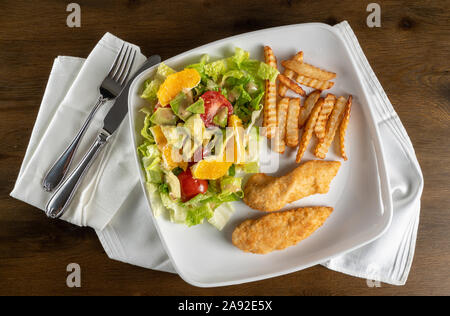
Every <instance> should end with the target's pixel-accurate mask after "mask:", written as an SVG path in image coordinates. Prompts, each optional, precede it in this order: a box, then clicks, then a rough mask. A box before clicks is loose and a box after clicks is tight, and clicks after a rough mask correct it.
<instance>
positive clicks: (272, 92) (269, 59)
mask: <svg viewBox="0 0 450 316" xmlns="http://www.w3.org/2000/svg"><path fill="white" fill-rule="evenodd" d="M264 59H265V62H266V64H268V65H269V66H271V67H274V68H275V69H277V60H276V58H275V55H274V53H273V50H272V48H270V47H269V46H264ZM265 85H266V93H265V95H264V110H263V127H265V128H266V137H267V138H273V137H274V135H275V127H276V124H277V110H276V108H277V87H276V82H270V81H269V80H266V82H265Z"/></svg>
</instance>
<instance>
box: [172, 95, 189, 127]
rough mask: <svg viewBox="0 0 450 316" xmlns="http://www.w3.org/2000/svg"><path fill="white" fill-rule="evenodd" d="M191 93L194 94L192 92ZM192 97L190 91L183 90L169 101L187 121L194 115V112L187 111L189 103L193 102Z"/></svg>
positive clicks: (178, 114) (174, 110) (174, 109)
mask: <svg viewBox="0 0 450 316" xmlns="http://www.w3.org/2000/svg"><path fill="white" fill-rule="evenodd" d="M189 92H190V91H189ZM190 93H191V94H192V92H190ZM190 99H191V98H190V96H189V93H184V92H183V91H181V92H180V93H178V94H177V96H176V97H175V98H174V99H173V100H172V101H170V103H169V104H170V107H171V108H172V110H173V112H174V113H175V114H176V115H177V116H178V117H179V118H180V119H182V120H183V121H186V120H187V119H188V118H189V117H190V116H191V115H192V112H189V111H187V108H188V107H189V104H190V103H192V100H191V101H190ZM189 101H190V102H189Z"/></svg>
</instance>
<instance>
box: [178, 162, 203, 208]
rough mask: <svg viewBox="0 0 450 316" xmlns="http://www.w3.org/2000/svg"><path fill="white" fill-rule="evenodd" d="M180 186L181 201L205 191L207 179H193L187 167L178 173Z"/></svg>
mask: <svg viewBox="0 0 450 316" xmlns="http://www.w3.org/2000/svg"><path fill="white" fill-rule="evenodd" d="M178 180H180V186H181V200H182V201H183V202H186V201H189V200H190V199H192V198H193V197H194V196H196V195H197V194H199V193H205V192H206V190H208V181H207V180H200V179H194V178H193V177H192V173H191V170H190V169H189V168H187V169H186V171H184V172H182V173H180V174H179V175H178Z"/></svg>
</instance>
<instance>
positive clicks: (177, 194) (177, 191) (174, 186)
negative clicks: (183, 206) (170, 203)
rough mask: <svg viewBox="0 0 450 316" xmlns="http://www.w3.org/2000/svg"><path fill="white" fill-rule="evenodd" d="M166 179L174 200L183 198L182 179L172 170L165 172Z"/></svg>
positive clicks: (170, 194)
mask: <svg viewBox="0 0 450 316" xmlns="http://www.w3.org/2000/svg"><path fill="white" fill-rule="evenodd" d="M164 179H165V182H166V183H167V185H168V187H169V196H170V197H171V198H172V199H173V200H176V199H179V198H181V188H180V180H178V177H177V176H176V175H175V174H174V173H173V172H172V171H169V172H166V173H165V178H164Z"/></svg>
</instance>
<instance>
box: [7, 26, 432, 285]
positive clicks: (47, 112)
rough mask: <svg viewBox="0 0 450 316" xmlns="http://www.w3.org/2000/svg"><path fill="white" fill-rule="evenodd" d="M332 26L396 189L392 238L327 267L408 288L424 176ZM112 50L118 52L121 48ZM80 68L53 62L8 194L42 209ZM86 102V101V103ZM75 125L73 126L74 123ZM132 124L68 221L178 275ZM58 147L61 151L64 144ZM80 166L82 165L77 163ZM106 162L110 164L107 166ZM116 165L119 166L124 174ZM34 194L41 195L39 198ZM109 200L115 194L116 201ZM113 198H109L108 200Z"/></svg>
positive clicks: (381, 96) (130, 258) (353, 43)
mask: <svg viewBox="0 0 450 316" xmlns="http://www.w3.org/2000/svg"><path fill="white" fill-rule="evenodd" d="M335 27H336V28H337V30H338V31H339V32H340V34H341V35H342V38H343V39H344V41H345V43H346V45H347V46H348V48H349V50H350V51H351V52H352V54H353V57H354V58H355V61H356V62H357V64H358V65H359V75H360V77H361V79H362V80H363V82H364V83H365V86H366V88H367V90H368V91H369V92H370V93H371V96H372V98H373V100H372V101H373V106H374V108H375V109H376V111H375V112H376V114H377V117H378V124H379V127H380V133H381V136H382V141H383V149H384V152H385V155H386V161H387V162H388V164H389V165H388V172H389V179H390V182H391V186H392V197H393V205H394V218H393V221H392V225H391V227H390V228H389V230H388V232H387V233H386V234H385V235H383V236H382V237H381V238H379V239H377V240H376V241H374V242H372V243H371V244H369V245H366V246H365V247H362V248H360V249H357V250H355V251H352V252H350V253H347V254H345V255H342V256H339V257H336V258H333V259H332V260H330V261H328V262H326V263H323V265H324V266H326V267H328V268H330V269H332V270H336V271H340V272H343V273H346V274H350V275H354V276H357V277H361V278H366V279H370V280H377V281H381V282H386V283H390V284H396V285H402V284H404V283H405V282H406V279H407V277H408V273H409V270H410V266H411V262H412V259H413V256H414V249H415V241H416V233H417V227H418V221H419V211H420V196H421V194H422V188H423V178H422V174H421V171H420V167H419V164H418V162H417V159H416V157H415V154H414V150H413V147H412V144H411V142H410V140H409V138H408V136H407V134H406V132H405V130H404V128H403V126H402V124H401V122H400V120H399V119H398V116H397V115H396V113H395V111H394V110H393V107H392V105H391V103H390V102H389V100H388V99H387V97H386V95H385V93H384V91H383V89H382V87H381V85H380V84H379V82H378V80H377V78H376V76H375V74H374V73H373V71H372V69H371V68H370V65H369V64H368V62H367V60H366V58H365V56H364V54H363V52H362V50H361V48H360V46H359V44H358V41H357V40H356V37H355V35H354V33H353V31H352V30H351V28H350V26H349V25H348V23H347V22H342V23H340V24H338V25H336V26H335ZM105 38H106V39H108V41H113V42H115V43H116V44H117V43H120V40H118V39H115V38H114V37H112V36H111V35H110V34H106V35H105V37H104V38H103V39H102V40H101V41H100V43H99V44H98V45H97V47H96V49H97V48H98V47H99V45H100V44H101V43H102V41H104V40H105ZM100 46H103V45H100ZM112 47H115V49H116V50H117V49H118V47H119V46H112ZM94 51H95V49H94ZM94 51H93V53H94ZM113 51H114V50H113ZM93 53H91V55H93ZM91 55H90V56H89V57H88V59H87V60H86V63H87V61H89V59H90V58H91ZM113 55H114V54H113ZM111 58H113V57H111ZM142 58H143V56H142ZM142 60H143V59H142ZM83 70H84V71H87V67H86V65H85V64H84V60H83V59H79V58H73V57H58V58H57V59H56V60H55V63H54V66H53V69H52V72H51V74H50V78H49V82H48V85H47V89H46V92H45V95H44V99H43V101H42V105H41V109H40V111H39V114H38V118H37V120H36V124H35V127H34V129H33V133H32V136H31V140H30V144H29V146H28V148H27V153H26V155H25V158H24V162H23V164H22V168H21V171H20V174H19V177H18V180H17V183H16V186H15V188H14V191H13V192H12V193H11V195H12V196H13V197H16V198H19V199H21V200H23V201H25V202H27V203H30V204H32V205H35V206H37V207H39V208H43V206H45V202H46V200H47V199H48V195H47V194H46V193H45V192H43V190H40V181H41V180H42V176H43V173H44V172H45V171H46V168H48V164H49V163H48V160H49V155H50V156H51V154H49V153H46V152H45V148H46V147H47V149H48V147H49V145H47V146H45V145H44V144H45V143H46V142H45V141H46V140H48V139H53V138H49V137H50V136H49V135H53V136H54V135H55V134H58V133H55V132H54V131H59V130H57V129H55V130H53V129H54V128H56V126H54V125H53V124H54V123H53V121H54V119H55V118H56V113H58V112H61V111H64V110H63V109H61V107H62V106H63V105H64V104H66V106H67V104H73V103H69V102H68V101H72V100H74V99H75V94H74V93H75V92H72V97H71V98H70V99H68V100H66V99H67V98H68V96H69V95H70V94H71V93H70V92H71V91H72V90H73V89H74V86H75V84H76V83H79V82H80V80H79V77H80V75H81V74H82V71H83ZM100 81H101V79H100ZM100 81H99V82H100ZM98 84H99V83H98ZM69 87H70V88H69ZM68 89H69V93H67V95H66V93H65V91H67V90H68ZM80 95H84V94H80ZM89 95H91V98H92V100H91V101H95V96H93V93H91V94H89ZM78 96H79V95H78ZM85 99H87V98H83V100H85ZM85 101H86V100H85ZM85 103H89V102H87V101H86V102H85ZM91 104H92V103H91ZM86 106H87V107H84V109H89V107H88V104H86ZM105 108H106V107H105ZM105 111H106V109H105ZM86 112H87V110H84V112H82V113H77V115H78V117H80V122H78V123H79V124H80V125H81V123H82V121H81V117H85V115H86ZM103 116H104V113H101V114H100V113H99V114H98V115H97V118H98V121H97V122H96V124H97V125H96V126H94V124H93V126H92V127H91V129H90V131H91V133H90V135H89V136H88V135H86V136H87V137H86V138H90V141H89V142H87V143H86V144H84V146H85V147H87V146H89V144H90V142H91V141H92V138H93V137H94V136H95V135H94V133H95V132H96V131H97V130H98V127H100V126H101V125H99V124H101V123H100V122H101V120H102V118H103ZM71 119H72V120H74V118H73V117H72V118H71ZM74 121H75V120H74ZM68 125H69V124H68ZM127 125H128V121H127V120H126V119H125V120H124V122H123V123H122V126H121V127H120V130H119V131H118V133H117V135H116V136H115V137H116V138H117V140H116V143H115V144H113V146H109V151H108V153H106V151H105V154H104V155H105V157H99V158H100V159H98V162H97V166H93V168H91V169H94V170H97V169H99V170H100V169H101V170H103V172H100V173H99V172H98V171H97V172H92V173H93V174H92V175H91V176H90V177H89V178H86V179H85V181H84V182H83V186H82V190H80V193H79V194H78V195H79V197H78V199H77V201H73V203H72V205H73V206H72V208H73V209H71V212H70V216H67V217H66V218H64V219H65V220H68V221H70V222H72V223H75V224H78V225H87V226H91V227H94V228H95V229H96V232H97V235H98V237H99V239H100V242H101V243H102V245H103V247H104V249H105V251H106V253H107V255H108V256H109V257H110V258H111V259H114V260H119V261H122V262H126V263H130V264H134V265H137V266H141V267H145V268H149V269H155V270H161V271H166V272H173V273H176V272H175V269H174V268H173V266H172V265H171V263H170V260H169V258H168V256H167V255H166V253H165V251H164V249H163V246H162V244H161V242H160V240H159V237H158V234H157V232H156V229H155V227H154V225H153V221H152V219H151V214H150V212H149V210H148V206H147V201H146V199H145V196H144V194H143V193H142V191H141V187H140V184H139V183H138V181H136V179H138V175H137V171H136V170H135V169H136V167H135V165H134V161H133V159H131V158H132V156H131V154H132V153H131V152H130V151H131V150H134V149H133V148H129V147H131V146H129V144H128V140H129V137H130V135H129V132H128V130H129V128H128V126H127ZM76 130H77V128H75V127H72V128H71V130H70V132H67V133H65V135H64V136H60V138H59V140H61V139H62V140H67V141H70V137H68V135H70V136H73V132H74V131H76ZM57 141H58V140H55V141H53V142H52V143H53V144H55V143H56V142H57ZM122 143H123V144H122ZM55 146H56V144H55ZM60 147H61V150H62V147H63V146H60ZM43 148H44V149H43ZM83 148H84V147H81V146H80V149H79V152H84V151H83ZM105 149H106V148H105ZM43 150H44V152H43ZM55 151H57V150H53V152H55ZM114 152H120V153H122V156H121V157H120V155H119V156H114V155H113V153H114ZM106 155H108V156H106ZM53 157H54V156H53ZM400 157H401V159H400ZM113 159H114V160H113ZM76 160H77V161H78V160H79V157H78V158H77V159H76ZM111 160H113V161H111ZM105 161H108V164H106V163H105ZM43 162H45V163H43ZM74 163H76V161H74ZM44 165H45V166H44ZM117 165H119V166H120V167H119V169H120V170H119V171H118V170H117ZM30 166H31V167H30ZM108 166H113V169H111V170H109V168H108ZM119 174H120V175H119ZM118 177H122V179H117V180H120V184H118V185H117V186H116V185H115V183H114V179H116V178H118ZM113 178H114V179H113ZM29 179H32V181H33V182H31V183H28V182H29V181H30V180H29ZM108 181H112V182H108ZM100 186H101V188H100ZM34 191H37V193H35V192H34ZM117 193H119V194H117ZM111 195H113V196H114V195H116V196H115V197H112V196H111ZM109 197H111V198H112V200H107V199H108V198H109ZM77 202H78V203H77ZM80 202H82V203H80ZM78 204H79V205H78ZM81 205H82V206H81ZM98 210H100V211H101V212H100V213H101V214H96V215H94V213H97V212H98Z"/></svg>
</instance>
